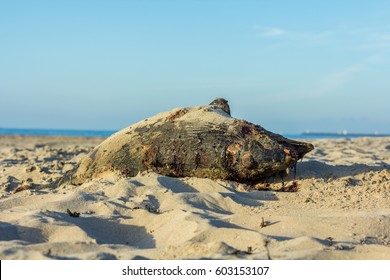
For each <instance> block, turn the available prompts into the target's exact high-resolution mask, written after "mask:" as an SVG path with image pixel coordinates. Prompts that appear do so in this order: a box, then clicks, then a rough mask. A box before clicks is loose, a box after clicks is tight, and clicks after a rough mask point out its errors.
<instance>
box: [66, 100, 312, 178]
mask: <svg viewBox="0 0 390 280" xmlns="http://www.w3.org/2000/svg"><path fill="white" fill-rule="evenodd" d="M313 149H314V147H313V145H312V144H309V143H304V142H300V141H294V140H290V139H287V138H285V137H283V136H281V135H278V134H275V133H272V132H270V131H267V130H265V129H264V128H262V127H261V126H259V125H255V124H253V123H250V122H247V121H245V120H238V119H235V118H233V117H231V116H230V108H229V105H228V102H227V101H226V100H225V99H222V98H218V99H215V100H214V101H213V102H211V103H210V105H207V106H198V107H187V108H179V109H173V110H171V111H169V112H164V113H160V114H158V115H156V116H154V117H151V118H149V119H146V120H143V121H140V122H138V123H136V124H133V125H131V126H129V127H127V128H125V129H123V130H121V131H119V132H117V133H115V134H113V135H112V136H110V137H109V138H107V139H106V140H105V141H104V142H102V143H101V144H100V145H99V146H97V147H96V148H95V149H93V150H92V151H91V152H90V153H89V154H88V155H86V156H85V157H84V158H83V159H82V160H81V162H80V163H79V165H78V166H77V167H76V168H75V170H73V171H71V172H70V173H69V174H67V175H66V176H65V177H64V178H63V180H62V182H63V183H64V182H65V183H71V184H75V185H78V184H82V183H83V182H85V181H86V180H87V179H91V178H96V177H99V176H101V175H102V174H105V173H107V172H109V171H116V172H120V173H122V174H123V175H126V176H135V175H137V173H138V172H140V171H147V170H150V171H153V172H156V173H159V174H162V175H166V176H173V177H190V176H193V177H201V178H211V179H226V180H233V181H238V182H244V183H251V182H256V181H259V180H261V179H264V178H268V177H270V176H273V175H276V174H279V173H280V172H283V171H285V170H286V169H288V168H293V167H295V165H296V163H297V161H298V160H299V159H302V158H303V156H304V155H305V154H306V153H308V152H310V151H311V150H313Z"/></svg>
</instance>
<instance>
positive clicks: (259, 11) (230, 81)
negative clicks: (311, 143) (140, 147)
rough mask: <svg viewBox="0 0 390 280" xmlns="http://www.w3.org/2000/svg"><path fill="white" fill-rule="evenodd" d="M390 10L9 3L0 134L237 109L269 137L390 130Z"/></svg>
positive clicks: (3, 30) (374, 6) (0, 51)
mask: <svg viewBox="0 0 390 280" xmlns="http://www.w3.org/2000/svg"><path fill="white" fill-rule="evenodd" d="M389 77H390V1H375V0H374V1H347V0H344V1H331V0H329V1H299V0H297V1H287V0H286V1H266V0H263V1H261V0H258V1H245V0H243V1H232V0H230V1H229V0H226V1H206V0H198V1H185V0H182V1H168V0H166V1H157V0H156V1H146V0H145V1H130V0H129V1H124V0H123V1H108V0H107V1H98V0H96V1H86V0H84V1H83V0H78V1H72V0H68V1H39V0H35V1H18V0H9V1H8V0H1V1H0V100H1V103H0V104H1V110H0V127H8V128H11V127H15V128H65V129H66V128H69V129H70V128H73V129H108V130H116V129H121V128H124V127H126V126H128V125H130V124H132V123H134V122H136V121H139V120H141V119H143V118H146V117H148V116H151V115H154V114H156V113H158V112H160V111H166V110H169V109H171V108H176V107H183V106H192V105H203V104H208V103H209V102H210V101H211V100H212V99H214V98H215V97H225V98H226V99H228V100H229V103H230V106H231V109H232V114H233V116H235V117H237V118H243V119H247V120H249V121H251V122H254V123H257V124H260V125H262V126H264V127H265V128H267V129H269V130H271V131H274V132H284V133H300V132H302V131H305V130H311V131H342V130H348V131H351V132H375V131H378V132H382V133H390V125H389V124H390V113H389V111H390V110H389V107H390V78H389Z"/></svg>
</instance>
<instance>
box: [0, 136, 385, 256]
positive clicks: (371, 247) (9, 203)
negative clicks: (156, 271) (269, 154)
mask: <svg viewBox="0 0 390 280" xmlns="http://www.w3.org/2000/svg"><path fill="white" fill-rule="evenodd" d="M103 140H104V138H102V137H101V138H99V137H89V138H87V137H59V136H0V259H2V260H4V259H28V260H30V259H93V260H94V259H157V260H158V259H390V138H386V137H384V138H356V139H347V138H345V139H320V140H304V141H308V142H310V143H312V144H313V145H314V146H315V149H314V150H313V151H312V152H310V153H309V154H307V155H306V156H305V158H304V159H303V161H302V162H299V163H298V166H297V174H296V180H295V183H294V184H293V180H294V178H293V175H292V174H290V175H289V177H287V178H286V179H285V186H286V187H287V188H282V182H281V180H280V179H272V180H269V181H267V182H265V183H262V184H258V185H256V186H249V185H246V184H241V183H237V182H233V181H223V180H210V179H204V178H193V177H186V178H172V177H167V176H162V175H159V174H156V173H153V172H143V173H140V174H138V175H137V176H135V177H130V178H127V177H124V176H122V175H120V174H116V173H109V172H108V173H107V174H105V175H104V176H102V177H100V178H96V179H93V180H89V181H87V182H85V183H84V184H82V185H80V186H74V185H69V184H66V185H62V186H56V185H55V182H56V181H58V180H59V179H60V178H62V176H63V175H64V174H66V173H67V172H69V171H71V170H72V169H73V168H74V167H75V166H76V165H77V163H78V162H79V161H80V160H81V158H82V157H83V156H84V155H86V154H87V153H88V152H89V151H90V150H91V149H92V148H93V147H95V146H96V145H98V144H100V143H101V142H102V141H103ZM289 186H290V187H291V188H288V187H289ZM286 189H287V190H289V191H286ZM283 190H284V191H283Z"/></svg>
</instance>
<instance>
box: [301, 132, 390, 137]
mask: <svg viewBox="0 0 390 280" xmlns="http://www.w3.org/2000/svg"><path fill="white" fill-rule="evenodd" d="M302 135H304V136H310V137H320V138H326V137H342V138H345V137H390V134H381V133H349V132H345V131H344V132H303V133H302Z"/></svg>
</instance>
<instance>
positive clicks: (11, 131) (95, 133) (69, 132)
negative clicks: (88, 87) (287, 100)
mask: <svg viewBox="0 0 390 280" xmlns="http://www.w3.org/2000/svg"><path fill="white" fill-rule="evenodd" d="M115 132H117V130H77V129H31V128H27V129H25V128H0V135H35V136H80V137H108V136H110V135H112V134H114V133H115ZM281 134H282V135H283V136H284V137H287V138H290V139H338V138H359V137H390V134H379V133H347V132H346V131H343V132H336V133H327V132H303V133H300V134H283V133H281Z"/></svg>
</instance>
